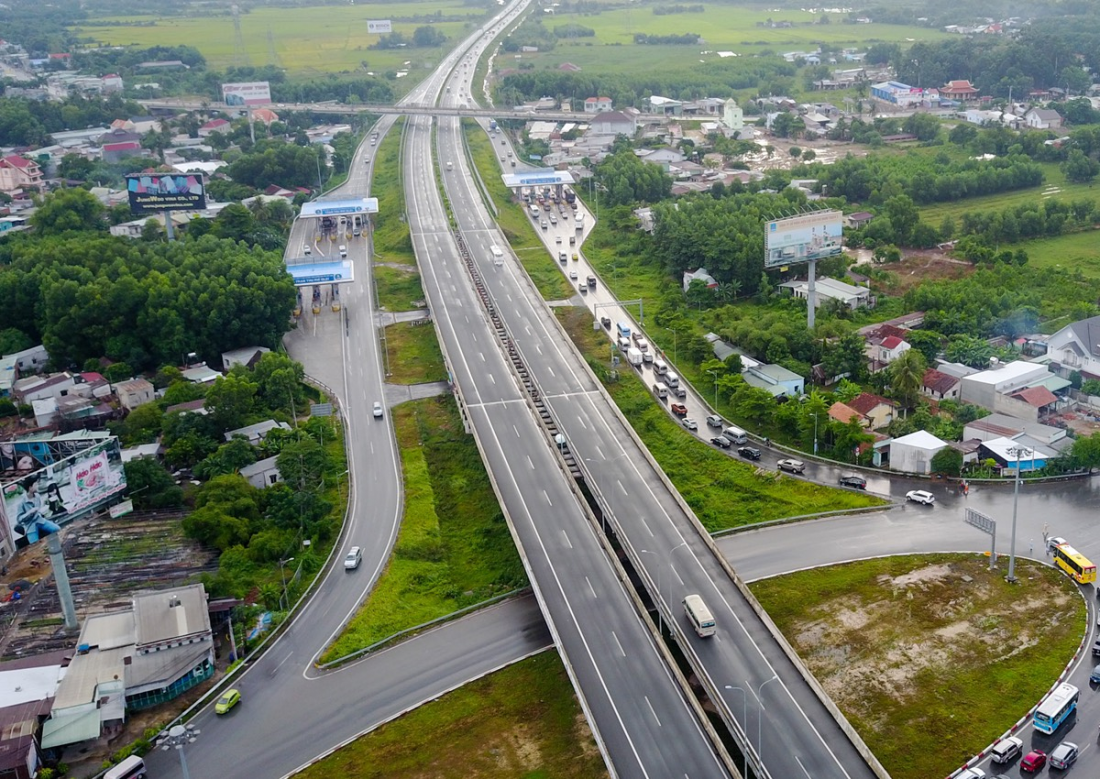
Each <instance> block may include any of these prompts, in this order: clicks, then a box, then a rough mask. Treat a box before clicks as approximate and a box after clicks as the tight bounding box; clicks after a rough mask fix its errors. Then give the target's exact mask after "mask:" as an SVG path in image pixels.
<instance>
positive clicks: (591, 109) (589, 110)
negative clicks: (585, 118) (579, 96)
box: [584, 97, 615, 114]
mask: <svg viewBox="0 0 1100 779" xmlns="http://www.w3.org/2000/svg"><path fill="white" fill-rule="evenodd" d="M614 110H615V108H614V106H613V105H612V104H611V98H610V97H589V98H586V99H585V101H584V112H585V113H586V114H603V113H607V112H608V111H614Z"/></svg>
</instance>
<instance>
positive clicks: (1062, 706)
mask: <svg viewBox="0 0 1100 779" xmlns="http://www.w3.org/2000/svg"><path fill="white" fill-rule="evenodd" d="M1080 694H1081V693H1080V691H1079V690H1078V689H1077V688H1076V687H1074V686H1073V685H1072V684H1066V683H1065V682H1063V683H1062V684H1059V685H1058V686H1057V687H1056V688H1055V689H1054V692H1052V693H1051V694H1050V695H1048V696H1047V698H1046V700H1045V701H1043V702H1042V703H1040V704H1039V708H1037V709H1036V710H1035V729H1036V730H1037V731H1039V732H1040V733H1053V732H1054V731H1056V730H1058V727H1059V726H1060V725H1061V724H1062V723H1063V722H1065V721H1066V719H1067V718H1068V717H1069V715H1070V714H1072V713H1073V712H1074V711H1075V710H1076V709H1077V698H1078V697H1079V696H1080Z"/></svg>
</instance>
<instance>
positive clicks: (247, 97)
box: [222, 81, 271, 106]
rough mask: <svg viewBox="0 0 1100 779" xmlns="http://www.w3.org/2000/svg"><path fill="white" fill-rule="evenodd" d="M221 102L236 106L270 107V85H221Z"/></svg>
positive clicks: (256, 83)
mask: <svg viewBox="0 0 1100 779" xmlns="http://www.w3.org/2000/svg"><path fill="white" fill-rule="evenodd" d="M222 101H223V102H224V103H225V104H226V105H236V106H255V105H270V104H271V85H270V84H269V83H268V82H266V81H243V82H241V83H239V84H222Z"/></svg>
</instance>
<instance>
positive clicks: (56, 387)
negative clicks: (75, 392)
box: [12, 373, 76, 403]
mask: <svg viewBox="0 0 1100 779" xmlns="http://www.w3.org/2000/svg"><path fill="white" fill-rule="evenodd" d="M75 383H76V382H74V381H73V377H72V374H69V373H54V374H51V375H49V376H28V377H27V378H25V379H19V380H18V381H16V382H15V384H14V385H13V386H12V394H13V395H15V397H16V398H17V399H18V400H19V402H20V403H33V402H34V401H36V400H45V399H46V398H53V399H54V400H57V399H58V398H63V397H65V396H66V395H68V394H69V390H70V389H72V387H73V385H74V384H75Z"/></svg>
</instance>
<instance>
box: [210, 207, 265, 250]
mask: <svg viewBox="0 0 1100 779" xmlns="http://www.w3.org/2000/svg"><path fill="white" fill-rule="evenodd" d="M255 229H256V219H255V217H254V216H252V212H251V211H249V210H248V208H247V207H246V206H242V205H241V204H240V203H230V204H229V205H227V206H226V207H225V208H223V209H222V210H221V211H219V212H218V215H217V216H216V217H214V235H216V236H218V237H219V238H228V239H229V240H231V241H248V240H249V239H251V237H252V233H253V231H255Z"/></svg>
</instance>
